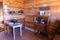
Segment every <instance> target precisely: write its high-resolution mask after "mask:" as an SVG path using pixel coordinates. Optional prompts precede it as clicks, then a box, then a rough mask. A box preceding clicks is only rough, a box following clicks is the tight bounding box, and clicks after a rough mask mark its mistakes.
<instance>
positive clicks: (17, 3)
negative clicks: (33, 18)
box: [3, 0, 24, 20]
mask: <svg viewBox="0 0 60 40" xmlns="http://www.w3.org/2000/svg"><path fill="white" fill-rule="evenodd" d="M3 5H7V7H8V9H9V10H10V11H19V10H23V11H24V0H3ZM4 15H5V16H7V17H9V20H10V19H11V18H12V17H13V16H15V18H16V19H20V18H24V14H22V15H18V14H17V15H15V14H13V15H12V14H4ZM7 20H8V19H7Z"/></svg>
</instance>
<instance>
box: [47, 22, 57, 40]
mask: <svg viewBox="0 0 60 40" xmlns="http://www.w3.org/2000/svg"><path fill="white" fill-rule="evenodd" d="M57 29H58V26H57V21H55V22H54V23H49V24H48V25H47V27H46V33H47V35H48V40H53V39H54V37H55V35H56V33H57Z"/></svg>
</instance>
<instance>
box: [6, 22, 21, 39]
mask: <svg viewBox="0 0 60 40" xmlns="http://www.w3.org/2000/svg"><path fill="white" fill-rule="evenodd" d="M6 24H7V31H8V34H9V27H11V28H13V37H14V40H15V28H18V27H19V28H20V36H22V23H15V24H14V23H12V22H6Z"/></svg>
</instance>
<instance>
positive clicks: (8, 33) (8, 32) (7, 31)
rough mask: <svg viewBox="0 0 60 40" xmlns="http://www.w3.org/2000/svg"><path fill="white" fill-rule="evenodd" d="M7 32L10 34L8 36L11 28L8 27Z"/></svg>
mask: <svg viewBox="0 0 60 40" xmlns="http://www.w3.org/2000/svg"><path fill="white" fill-rule="evenodd" d="M7 32H8V34H9V27H8V26H7Z"/></svg>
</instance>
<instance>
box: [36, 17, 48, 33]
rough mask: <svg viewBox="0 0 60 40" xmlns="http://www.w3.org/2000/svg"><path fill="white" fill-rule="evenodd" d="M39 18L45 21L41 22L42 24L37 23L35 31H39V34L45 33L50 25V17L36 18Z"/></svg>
mask: <svg viewBox="0 0 60 40" xmlns="http://www.w3.org/2000/svg"><path fill="white" fill-rule="evenodd" d="M38 17H40V18H41V19H44V21H41V20H40V22H35V30H37V31H38V32H45V31H46V25H47V24H48V16H37V17H36V18H38ZM40 18H39V19H40ZM43 22H44V23H43ZM45 22H46V23H45Z"/></svg>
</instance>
